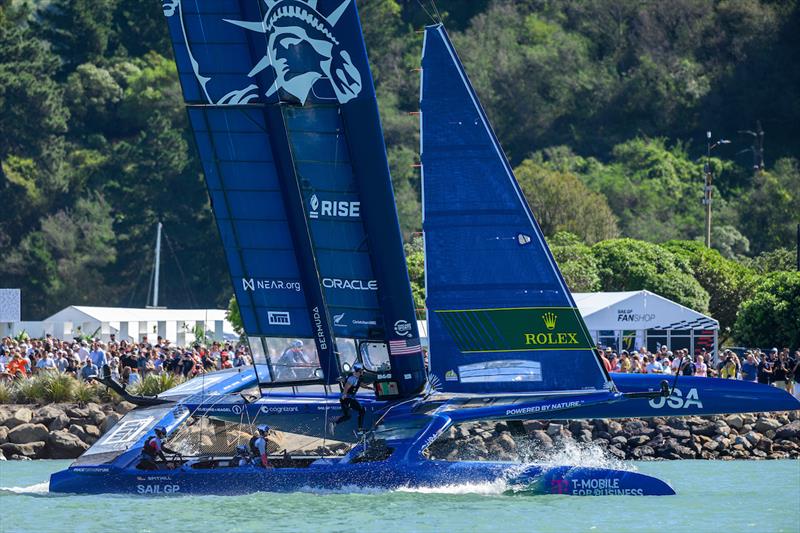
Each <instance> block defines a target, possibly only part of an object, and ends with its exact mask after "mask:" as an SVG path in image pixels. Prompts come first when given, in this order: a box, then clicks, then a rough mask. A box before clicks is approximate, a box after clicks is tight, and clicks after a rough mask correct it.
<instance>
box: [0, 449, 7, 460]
mask: <svg viewBox="0 0 800 533" xmlns="http://www.w3.org/2000/svg"><path fill="white" fill-rule="evenodd" d="M5 460H6V456H5V454H4V453H3V450H0V461H5Z"/></svg>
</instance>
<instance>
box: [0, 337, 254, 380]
mask: <svg viewBox="0 0 800 533" xmlns="http://www.w3.org/2000/svg"><path fill="white" fill-rule="evenodd" d="M249 364H252V360H251V358H250V355H249V353H248V350H247V347H246V345H245V344H239V345H238V346H236V347H234V345H233V344H231V343H227V342H225V343H220V342H216V341H214V342H212V343H210V344H209V345H208V346H206V345H204V344H199V343H197V344H194V345H192V346H186V347H182V346H176V345H174V344H172V343H171V342H170V341H169V340H167V339H163V338H161V337H158V339H157V340H156V342H155V343H150V342H148V341H147V339H146V338H145V339H144V340H143V341H142V342H138V343H137V342H132V341H127V340H121V341H117V340H116V339H115V338H114V336H113V335H112V336H111V340H109V341H108V342H103V341H101V340H100V339H93V340H91V339H90V340H86V339H75V340H71V341H67V340H60V339H56V338H54V337H52V336H50V335H48V336H47V337H45V338H44V339H26V340H16V339H13V338H11V337H5V338H4V339H2V341H0V376H2V377H4V378H6V379H25V378H27V377H30V376H33V375H35V374H37V373H39V372H42V371H50V372H59V373H68V374H71V375H73V376H75V377H76V378H80V379H83V380H87V381H91V380H94V379H96V378H98V377H99V375H100V372H101V369H102V368H103V367H104V366H105V365H108V368H109V370H110V372H111V377H112V378H114V379H115V380H117V381H118V382H120V383H122V384H124V385H133V384H135V383H136V382H138V381H140V380H142V379H144V378H145V377H147V376H148V375H151V374H155V375H159V374H164V373H171V374H174V375H179V376H182V377H184V378H191V377H194V376H196V375H198V374H202V373H207V372H213V371H215V370H219V369H222V368H232V367H240V366H245V365H249Z"/></svg>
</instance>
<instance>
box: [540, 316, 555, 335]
mask: <svg viewBox="0 0 800 533" xmlns="http://www.w3.org/2000/svg"><path fill="white" fill-rule="evenodd" d="M556 320H558V316H557V315H556V314H555V313H545V314H543V315H542V321H543V322H544V327H546V328H547V329H548V330H550V331H553V330H554V329H556Z"/></svg>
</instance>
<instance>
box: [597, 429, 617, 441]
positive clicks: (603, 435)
mask: <svg viewBox="0 0 800 533" xmlns="http://www.w3.org/2000/svg"><path fill="white" fill-rule="evenodd" d="M594 438H595V440H597V439H603V440H608V441H610V440H611V439H612V438H613V437H612V436H611V434H610V433H609V432H608V431H595V432H594Z"/></svg>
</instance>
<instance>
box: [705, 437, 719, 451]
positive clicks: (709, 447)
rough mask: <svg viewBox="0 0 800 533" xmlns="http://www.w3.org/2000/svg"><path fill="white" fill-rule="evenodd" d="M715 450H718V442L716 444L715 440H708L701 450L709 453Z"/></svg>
mask: <svg viewBox="0 0 800 533" xmlns="http://www.w3.org/2000/svg"><path fill="white" fill-rule="evenodd" d="M717 448H719V442H717V441H715V440H710V441H708V442H706V443H704V444H703V449H704V450H708V451H709V452H713V451H715V450H716V449H717Z"/></svg>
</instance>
